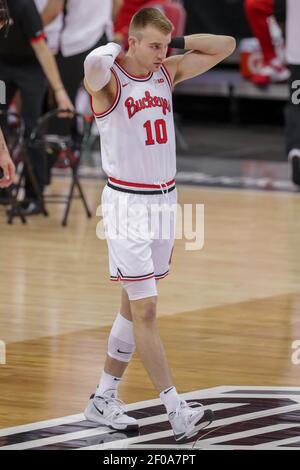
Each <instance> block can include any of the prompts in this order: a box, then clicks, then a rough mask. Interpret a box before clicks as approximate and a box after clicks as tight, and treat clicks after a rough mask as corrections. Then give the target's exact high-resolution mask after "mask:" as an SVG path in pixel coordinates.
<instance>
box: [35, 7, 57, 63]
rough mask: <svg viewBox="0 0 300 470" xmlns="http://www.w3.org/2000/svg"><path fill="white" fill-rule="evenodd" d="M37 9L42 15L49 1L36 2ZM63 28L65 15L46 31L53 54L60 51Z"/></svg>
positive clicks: (52, 23) (48, 26)
mask: <svg viewBox="0 0 300 470" xmlns="http://www.w3.org/2000/svg"><path fill="white" fill-rule="evenodd" d="M34 1H35V4H36V7H37V9H38V11H39V13H41V12H42V11H43V10H44V8H45V6H46V5H47V3H48V0H34ZM62 28H63V13H61V14H60V15H58V16H57V17H56V18H55V19H54V20H53V21H51V23H49V24H48V25H47V26H46V27H45V28H44V29H45V33H46V36H47V43H48V46H49V47H50V49H51V51H52V52H53V54H57V53H58V50H59V41H60V34H61V31H62Z"/></svg>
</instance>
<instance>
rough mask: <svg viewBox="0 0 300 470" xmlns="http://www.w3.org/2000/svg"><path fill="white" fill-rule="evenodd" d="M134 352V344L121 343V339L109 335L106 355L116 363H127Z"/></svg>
mask: <svg viewBox="0 0 300 470" xmlns="http://www.w3.org/2000/svg"><path fill="white" fill-rule="evenodd" d="M134 351H135V344H132V343H129V342H128V341H123V340H122V339H120V338H118V337H117V336H114V335H112V334H110V335H109V339H108V349H107V354H108V355H109V356H110V357H111V358H113V359H116V360H117V361H121V362H129V361H130V360H131V358H132V355H133V353H134Z"/></svg>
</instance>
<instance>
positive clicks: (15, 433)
mask: <svg viewBox="0 0 300 470" xmlns="http://www.w3.org/2000/svg"><path fill="white" fill-rule="evenodd" d="M182 396H183V397H184V398H185V399H186V400H187V401H190V400H191V401H200V402H201V403H202V404H203V405H204V406H206V407H210V408H212V409H213V410H214V413H215V421H214V422H213V423H211V425H210V426H208V427H207V428H205V429H203V430H201V431H200V432H199V435H198V436H197V437H196V438H195V437H194V438H192V439H191V440H190V441H186V442H184V443H183V444H178V443H176V442H175V440H174V438H173V433H172V430H171V428H170V425H169V422H168V420H167V415H166V413H165V409H164V407H163V406H162V404H161V403H160V401H159V400H158V399H157V400H148V401H144V402H138V403H132V404H130V405H128V406H127V410H128V412H129V414H130V415H131V416H134V417H135V418H137V419H138V421H139V425H140V429H139V432H135V433H132V432H131V433H126V432H123V431H112V430H111V429H109V428H107V427H105V426H97V424H93V423H90V422H88V421H86V420H85V419H84V416H83V414H77V415H72V416H65V417H62V418H57V419H51V420H49V421H41V422H37V423H31V424H26V425H22V426H16V427H11V428H6V429H0V450H25V449H32V450H67V449H68V450H71V449H74V450H75V449H76V450H105V449H192V448H194V449H206V450H215V449H228V450H230V449H236V450H238V449H252V450H255V449H276V450H285V449H289V450H299V449H300V387H240V386H236V387H235V386H221V387H215V388H210V389H205V390H198V391H194V392H189V393H185V394H183V395H182Z"/></svg>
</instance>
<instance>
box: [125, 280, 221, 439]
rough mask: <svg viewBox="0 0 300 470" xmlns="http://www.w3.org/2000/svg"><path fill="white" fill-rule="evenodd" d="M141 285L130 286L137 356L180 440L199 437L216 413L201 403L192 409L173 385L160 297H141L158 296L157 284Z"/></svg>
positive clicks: (127, 286) (147, 282) (129, 293)
mask: <svg viewBox="0 0 300 470" xmlns="http://www.w3.org/2000/svg"><path fill="white" fill-rule="evenodd" d="M142 282H143V283H144V285H143V287H142V286H141V283H139V286H138V288H137V287H136V285H137V283H133V282H131V283H126V284H125V288H126V289H127V292H128V296H129V299H130V305H131V312H132V319H133V326H134V337H135V342H136V348H137V353H138V355H139V357H140V359H141V361H142V363H143V365H144V367H145V369H146V371H147V373H148V375H149V377H150V379H151V381H152V383H153V385H154V387H155V388H156V390H157V391H158V393H159V395H160V398H161V400H162V402H163V404H164V405H165V407H166V410H167V413H168V417H169V421H170V423H171V426H172V428H173V432H174V435H175V439H176V440H181V439H183V438H188V437H191V436H193V435H195V434H196V433H197V432H198V431H199V430H200V429H203V428H204V427H205V426H207V425H208V424H210V423H211V421H212V419H213V413H212V411H211V410H204V408H203V407H202V406H201V404H199V403H197V404H194V405H195V407H192V406H190V405H189V404H188V403H186V402H185V401H184V400H182V399H181V398H180V396H179V395H178V393H177V391H176V388H175V387H174V385H173V379H172V374H171V370H170V367H169V364H168V360H167V356H166V352H165V349H164V346H163V343H162V341H161V338H160V335H159V332H158V328H157V315H156V310H157V308H156V307H157V295H152V296H149V297H142V298H138V297H140V296H141V295H142V291H144V295H145V296H146V295H147V293H148V294H150V293H154V294H155V291H156V285H155V281H154V279H151V280H148V281H142Z"/></svg>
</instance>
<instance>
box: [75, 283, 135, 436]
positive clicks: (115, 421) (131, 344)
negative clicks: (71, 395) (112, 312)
mask: <svg viewBox="0 0 300 470" xmlns="http://www.w3.org/2000/svg"><path fill="white" fill-rule="evenodd" d="M130 318H131V309H130V303H129V300H128V295H127V293H126V291H125V290H124V289H122V297H121V309H120V313H118V315H117V317H116V319H115V321H114V324H113V326H112V329H111V331H110V334H109V338H108V350H107V355H106V360H105V364H104V370H103V372H102V374H101V377H100V381H99V384H98V387H97V390H96V393H95V394H93V395H92V396H91V398H90V400H89V402H88V405H87V407H86V409H85V412H84V414H85V417H86V418H87V419H88V420H90V421H94V422H97V423H98V424H105V425H107V426H109V427H111V428H113V429H124V430H127V431H128V430H135V429H137V428H138V424H137V421H136V420H135V419H134V418H131V417H129V416H128V415H127V414H126V411H125V408H124V406H123V404H122V403H121V402H120V401H119V400H118V386H119V384H120V381H121V378H122V376H123V374H124V372H125V370H126V368H127V366H128V364H129V361H130V359H131V357H132V354H133V352H134V350H135V341H134V334H133V325H132V321H131V320H130Z"/></svg>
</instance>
